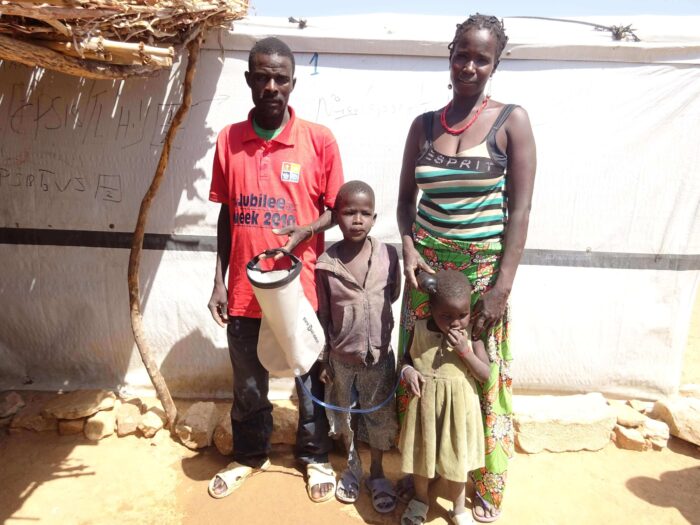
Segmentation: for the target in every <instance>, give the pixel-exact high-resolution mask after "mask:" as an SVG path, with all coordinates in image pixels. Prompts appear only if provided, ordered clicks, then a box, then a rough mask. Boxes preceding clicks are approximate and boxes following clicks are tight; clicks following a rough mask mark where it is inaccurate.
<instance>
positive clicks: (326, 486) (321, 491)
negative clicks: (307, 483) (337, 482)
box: [311, 483, 333, 500]
mask: <svg viewBox="0 0 700 525" xmlns="http://www.w3.org/2000/svg"><path fill="white" fill-rule="evenodd" d="M331 490H333V483H319V484H317V485H314V486H313V487H311V499H313V500H320V499H323V498H324V497H325V496H326V494H328V493H329V492H330V491H331Z"/></svg>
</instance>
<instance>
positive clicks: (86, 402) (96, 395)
mask: <svg viewBox="0 0 700 525" xmlns="http://www.w3.org/2000/svg"><path fill="white" fill-rule="evenodd" d="M116 399H117V396H115V395H114V392H110V391H108V390H75V391H74V392H68V393H67V394H63V395H60V396H57V397H56V398H54V399H52V400H51V401H49V402H48V403H47V404H46V406H45V407H44V412H45V413H46V414H48V415H51V416H53V417H55V418H57V419H78V418H81V417H88V416H91V415H93V414H95V413H96V412H99V411H100V410H108V409H110V408H112V407H114V402H115V400H116Z"/></svg>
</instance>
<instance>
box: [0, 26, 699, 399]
mask: <svg viewBox="0 0 700 525" xmlns="http://www.w3.org/2000/svg"><path fill="white" fill-rule="evenodd" d="M360 20H362V21H363V23H362V24H360V23H359V21H360ZM587 20H588V21H591V19H590V18H589V19H587ZM596 20H598V21H600V22H602V23H604V24H611V23H615V24H620V23H624V24H632V26H633V27H634V28H635V30H636V31H635V34H637V35H638V36H639V37H640V38H641V39H642V41H641V42H634V41H619V42H615V41H612V40H611V39H610V34H609V33H606V32H604V31H596V30H595V29H594V28H592V27H590V26H579V25H576V24H569V23H557V22H548V21H533V20H516V19H506V20H505V24H506V29H507V31H508V33H509V36H510V41H509V44H508V47H507V48H506V51H505V53H504V55H503V57H502V60H501V63H500V64H499V66H498V70H497V72H496V74H495V75H494V77H493V82H492V86H491V89H492V95H493V98H494V99H496V100H500V101H503V102H508V103H515V104H519V105H521V106H522V107H524V108H525V109H526V110H527V111H528V114H529V117H530V120H531V123H532V126H533V131H534V134H535V139H536V142H537V149H538V169H537V178H536V183H535V193H534V200H533V205H532V213H531V217H530V229H529V237H528V241H527V245H526V251H525V254H524V256H523V264H521V266H520V268H519V270H518V275H517V277H516V280H515V287H514V289H513V292H512V295H511V299H512V324H511V326H512V349H513V353H514V356H515V361H514V363H513V373H514V376H515V388H516V389H520V390H542V391H555V392H562V391H578V392H580V391H592V390H598V391H603V392H606V393H614V394H618V395H629V396H632V395H634V396H640V397H657V396H659V395H661V394H664V393H668V392H672V391H674V390H675V389H676V388H677V387H678V382H679V378H680V374H681V367H682V362H683V354H684V351H685V349H686V339H687V332H688V326H689V322H690V319H691V314H692V312H693V309H692V305H693V297H694V294H695V290H696V288H697V283H698V276H699V275H700V255H699V254H700V177H698V176H697V172H698V165H699V163H700V149H699V148H698V147H697V137H698V136H700V90H699V89H698V86H700V67H698V63H699V62H700V48H699V47H698V45H699V43H698V42H699V40H700V35H698V33H697V30H696V28H697V27H700V19H699V18H698V17H672V18H662V17H629V18H628V17H620V18H619V19H618V18H616V19H614V20H612V19H609V18H606V19H596ZM460 21H461V20H459V19H453V18H451V17H436V18H432V17H423V16H421V17H400V16H393V15H392V16H388V15H386V16H377V17H363V18H361V19H354V18H352V17H349V18H347V17H343V18H341V19H328V20H326V19H310V20H309V25H308V27H307V28H306V29H304V30H303V31H301V30H299V29H298V28H297V27H296V26H295V25H293V24H289V23H288V22H287V21H286V20H283V19H256V18H251V19H250V20H248V21H243V22H239V23H237V24H236V27H235V31H234V32H232V33H228V34H223V35H222V40H221V41H222V44H223V46H224V51H223V55H222V51H221V50H220V49H219V47H218V43H217V40H216V39H210V40H209V43H208V48H207V49H205V50H203V51H202V56H201V59H200V62H199V66H198V71H197V75H196V78H195V81H194V86H193V88H194V93H193V105H192V109H191V111H190V113H189V115H188V117H187V120H186V122H185V124H184V126H183V128H182V129H181V130H180V131H179V133H178V135H177V137H176V140H175V144H174V148H173V150H172V152H171V158H170V165H169V167H168V170H167V172H166V177H165V180H164V182H163V184H162V186H161V188H160V190H159V193H158V195H157V197H156V199H155V200H154V201H153V205H152V208H151V214H150V216H149V221H148V224H147V228H146V229H147V235H146V239H145V243H146V250H145V252H144V254H143V258H142V268H141V275H140V280H141V291H142V304H143V310H144V321H145V329H146V333H147V337H148V339H149V342H150V344H151V346H152V347H153V350H154V354H155V357H156V361H157V362H158V363H159V365H160V366H161V369H162V371H163V373H164V375H165V377H166V380H167V381H168V385H169V386H170V388H171V390H172V391H173V393H174V394H176V395H181V396H229V395H230V391H231V385H230V382H231V379H230V376H231V374H230V366H231V365H230V361H229V356H228V352H227V350H226V335H225V331H224V330H223V329H220V328H219V327H218V326H217V325H216V324H215V323H214V321H213V320H212V319H211V316H210V314H209V312H208V309H207V307H206V305H207V302H208V300H209V297H210V294H211V290H212V280H213V273H214V266H215V250H216V237H215V229H216V220H217V217H218V212H219V209H218V207H217V206H215V205H212V204H211V203H209V202H208V199H207V198H208V190H209V185H210V173H211V165H212V156H213V148H214V140H215V137H216V134H217V132H218V131H219V130H220V129H222V128H223V127H224V126H225V125H227V124H229V123H231V122H235V121H240V120H243V119H245V118H246V115H247V113H248V111H249V109H250V105H251V102H250V92H249V89H248V88H247V87H246V85H245V82H244V78H243V73H244V72H245V71H246V69H247V58H248V50H249V49H250V46H251V45H252V42H253V41H255V40H256V39H258V38H260V37H262V36H266V35H268V34H276V35H280V36H282V38H284V39H285V40H287V41H288V42H289V43H290V45H291V47H292V49H293V51H294V52H295V57H296V73H295V75H296V78H297V84H296V88H295V90H294V92H293V93H292V95H291V104H292V105H293V106H294V108H295V110H296V111H297V115H298V116H299V117H300V118H304V119H307V120H312V121H316V122H320V123H322V124H324V125H326V126H328V127H329V128H330V129H331V130H332V132H333V133H334V135H335V137H336V139H337V140H338V144H339V146H340V150H341V155H342V158H343V165H344V171H345V173H346V178H348V179H361V180H364V181H366V182H367V183H369V184H370V185H371V186H372V187H373V188H374V190H375V194H376V211H377V213H378V217H377V222H376V225H375V227H374V228H373V230H372V234H373V235H374V236H376V237H377V238H379V239H380V240H382V241H384V242H388V243H397V244H398V243H400V239H399V235H398V231H397V227H396V223H395V218H394V217H395V208H396V196H397V188H398V179H399V170H400V164H401V157H402V151H403V146H404V141H405V137H406V133H407V131H408V129H409V126H410V125H411V122H412V121H413V119H414V118H415V117H416V116H418V115H420V114H422V113H423V112H425V111H428V110H435V109H439V108H441V107H442V106H444V104H445V103H447V101H448V100H449V99H450V96H451V95H450V91H449V90H448V89H447V84H448V82H449V73H448V67H447V66H448V65H447V48H446V45H447V42H448V41H449V40H451V38H452V35H453V34H454V29H455V24H456V23H457V22H460ZM350 40H352V42H350ZM182 74H183V67H182V64H180V63H178V64H176V66H175V67H174V69H173V71H171V72H163V73H162V74H160V75H158V76H156V77H154V78H148V79H134V80H128V81H124V82H112V81H92V80H90V81H87V80H82V79H77V78H72V77H66V76H62V75H59V74H56V73H51V72H42V71H39V70H30V69H28V68H26V67H24V66H20V65H15V64H10V63H7V62H3V63H1V64H0V260H1V261H2V268H1V269H0V303H1V304H2V308H0V388H1V389H7V388H38V389H54V388H57V389H58V388H62V389H72V388H84V387H108V388H120V389H124V390H126V391H130V392H138V391H140V390H143V389H146V388H149V387H150V383H149V379H148V376H147V374H146V372H145V370H144V368H143V365H142V363H141V362H140V358H139V355H138V352H137V351H136V350H135V346H134V343H133V336H132V334H131V328H130V324H129V307H128V295H127V284H126V268H127V263H128V248H129V247H130V232H131V231H133V228H134V225H135V221H136V217H137V214H138V209H139V205H140V202H141V198H142V196H143V194H144V193H145V191H146V189H147V187H148V185H149V183H150V180H151V178H152V176H153V173H154V171H155V167H156V163H157V161H158V156H159V154H160V149H161V145H162V140H163V136H164V133H165V131H166V129H167V124H168V123H169V121H170V119H171V118H172V115H173V114H174V112H175V110H176V109H177V107H178V106H179V103H180V97H181V90H180V86H181V80H182ZM254 211H255V212H256V214H257V215H256V217H258V218H259V220H263V221H264V220H273V219H274V217H273V212H272V211H271V210H266V209H256V210H254ZM266 213H269V214H270V215H269V216H266ZM252 217H253V214H252V213H251V220H252ZM338 238H339V232H338V231H337V229H332V230H330V231H329V232H328V240H329V241H331V242H332V241H333V240H335V239H338ZM282 244H284V239H280V245H282ZM233 249H235V247H233ZM395 316H397V312H395ZM279 381H280V382H279V383H278V382H273V385H274V384H277V385H286V386H284V387H283V386H280V388H281V389H282V388H288V387H289V386H291V383H289V382H287V383H284V381H285V380H282V379H280V380H279ZM273 388H276V387H275V386H273Z"/></svg>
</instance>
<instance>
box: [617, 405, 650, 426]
mask: <svg viewBox="0 0 700 525" xmlns="http://www.w3.org/2000/svg"><path fill="white" fill-rule="evenodd" d="M609 403H610V406H611V407H612V409H613V410H614V411H615V416H616V417H617V424H618V425H622V426H623V427H627V428H639V427H641V426H642V425H643V424H644V421H645V420H646V419H647V417H646V416H645V415H644V414H641V413H640V412H638V411H637V410H635V409H634V408H632V407H631V406H628V405H626V404H625V403H624V402H623V401H609Z"/></svg>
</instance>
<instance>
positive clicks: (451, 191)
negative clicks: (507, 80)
mask: <svg viewBox="0 0 700 525" xmlns="http://www.w3.org/2000/svg"><path fill="white" fill-rule="evenodd" d="M515 107H516V106H514V105H512V104H509V105H506V106H504V107H503V109H502V110H501V113H500V114H499V115H498V117H497V118H496V121H495V122H494V123H493V126H491V129H490V130H489V132H488V134H487V136H486V138H485V139H484V140H483V141H482V142H481V143H480V144H478V145H476V146H474V147H473V148H469V149H468V150H465V151H461V152H459V153H458V154H457V155H455V156H450V155H443V154H441V153H440V152H438V151H436V150H435V148H434V147H433V114H434V113H433V112H428V113H425V114H424V115H423V128H424V131H425V137H426V142H427V145H426V148H425V149H424V151H423V152H422V154H421V155H420V157H419V158H418V160H417V161H416V171H415V177H416V185H417V186H418V188H419V189H420V190H421V192H422V196H421V199H420V201H419V203H418V212H417V215H416V222H417V223H418V224H419V225H420V226H421V227H423V228H425V229H426V230H428V231H429V232H431V233H432V234H433V235H437V236H439V237H444V238H447V239H458V240H461V241H475V242H476V241H487V240H493V241H498V240H501V237H502V236H503V231H504V229H505V223H506V218H507V198H506V166H507V160H508V159H507V157H506V155H505V154H504V153H503V152H501V151H500V149H499V148H498V145H497V144H496V132H497V131H498V130H499V129H500V127H501V126H502V125H503V123H504V122H505V121H506V120H507V119H508V116H509V115H510V113H511V112H512V111H513V109H515Z"/></svg>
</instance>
